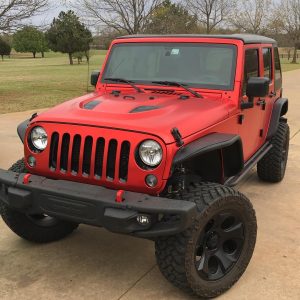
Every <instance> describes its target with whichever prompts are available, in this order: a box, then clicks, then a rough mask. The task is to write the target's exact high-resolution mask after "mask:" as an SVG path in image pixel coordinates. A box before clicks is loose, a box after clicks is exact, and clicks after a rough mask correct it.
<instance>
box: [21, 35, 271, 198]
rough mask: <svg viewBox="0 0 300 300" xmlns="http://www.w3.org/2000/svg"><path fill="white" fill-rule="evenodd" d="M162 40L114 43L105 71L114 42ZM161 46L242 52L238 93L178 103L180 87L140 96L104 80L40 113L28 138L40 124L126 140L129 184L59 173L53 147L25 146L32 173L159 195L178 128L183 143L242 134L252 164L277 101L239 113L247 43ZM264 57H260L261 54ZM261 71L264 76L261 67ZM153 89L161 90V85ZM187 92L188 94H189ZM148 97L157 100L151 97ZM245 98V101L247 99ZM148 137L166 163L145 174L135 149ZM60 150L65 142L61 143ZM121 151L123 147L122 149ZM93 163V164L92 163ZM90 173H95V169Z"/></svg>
mask: <svg viewBox="0 0 300 300" xmlns="http://www.w3.org/2000/svg"><path fill="white" fill-rule="evenodd" d="M161 41H162V39H161V38H139V39H130V38H128V39H121V40H116V41H114V42H113V43H112V46H111V48H110V50H109V51H108V54H107V57H106V60H105V62H104V64H103V68H102V70H104V68H105V64H106V62H107V59H108V57H109V54H110V51H111V49H112V47H113V46H114V45H115V44H118V43H137V42H138V43H143V42H145V43H156V42H161ZM163 42H170V43H172V42H176V43H179V42H180V43H212V44H216V43H217V44H233V45H235V46H236V47H237V50H238V51H237V65H236V73H235V79H234V89H233V90H232V91H220V90H207V89H194V90H197V91H198V92H200V93H201V94H202V95H203V96H204V98H203V99H199V98H194V97H192V96H191V97H190V98H189V99H187V100H180V99H179V95H180V93H182V92H183V91H184V90H183V89H181V88H177V87H171V88H170V87H160V88H163V89H164V90H168V91H171V90H175V92H174V93H173V94H172V93H170V95H168V94H166V95H163V94H158V93H157V94H155V93H153V91H151V90H150V89H151V88H153V86H145V85H141V86H140V87H141V88H143V89H145V88H147V89H149V90H147V92H146V93H144V94H142V93H137V92H136V91H135V90H134V89H133V88H132V87H130V86H129V85H124V84H103V83H101V76H100V78H99V81H98V84H97V86H96V89H95V92H94V93H91V94H88V95H85V96H82V97H79V98H76V99H74V100H71V101H68V102H65V103H63V104H61V105H58V106H56V107H54V108H52V109H50V110H49V111H47V112H44V113H41V114H40V115H39V116H38V117H36V118H35V119H34V120H33V121H32V122H31V125H30V127H29V128H28V130H27V134H28V133H29V132H30V130H31V129H32V128H33V127H34V126H36V125H41V126H43V127H44V128H45V129H46V131H47V134H48V136H49V137H50V136H51V135H52V133H53V132H58V133H59V134H60V136H62V135H63V134H64V133H69V134H70V135H71V137H72V136H74V135H75V134H80V135H81V136H83V137H86V136H91V137H92V138H93V140H96V139H97V138H98V137H99V136H101V137H104V138H105V139H111V138H115V139H116V140H117V141H118V145H120V143H121V142H122V141H124V140H127V141H129V142H130V144H131V153H130V158H129V171H128V180H127V182H126V183H122V182H120V181H119V180H118V170H117V168H116V174H115V175H116V176H115V180H113V181H109V180H106V178H105V176H103V177H102V178H101V179H96V178H95V177H94V176H93V175H90V176H89V177H85V176H83V174H82V170H81V169H80V170H79V173H78V174H77V175H76V176H73V175H72V174H71V170H70V169H68V170H67V172H65V173H62V172H61V171H59V167H58V170H57V171H51V170H50V169H49V147H47V148H46V150H45V151H43V152H42V153H39V154H37V153H33V152H32V151H31V150H30V148H29V147H28V144H27V142H25V157H26V158H27V157H28V156H29V155H33V156H35V158H36V159H37V164H36V165H37V167H36V168H34V169H30V171H31V173H33V174H38V175H42V176H45V177H50V178H59V179H66V180H73V181H79V182H84V183H90V184H95V185H103V186H106V187H108V188H112V189H119V190H131V191H136V192H144V193H148V194H159V193H160V192H161V191H162V190H163V189H164V187H165V184H166V181H167V179H168V177H169V175H170V171H171V166H172V161H173V157H174V155H175V153H176V152H177V151H178V147H177V146H176V144H175V141H174V137H173V136H172V135H171V129H172V128H174V127H177V128H178V129H179V131H180V133H181V135H182V137H183V140H184V143H185V144H188V143H190V142H192V141H194V140H195V139H198V138H200V137H202V136H204V135H207V134H209V133H213V132H221V133H234V134H240V135H241V138H242V142H243V145H244V158H245V160H248V159H249V158H250V157H251V156H252V155H253V154H254V153H255V152H256V151H257V149H258V148H259V147H261V145H262V144H263V142H264V141H265V137H266V135H265V134H266V132H267V127H268V125H269V121H270V114H271V108H272V105H271V101H274V99H270V100H269V102H270V103H268V104H267V108H266V110H265V111H260V110H259V107H258V106H257V107H255V109H253V110H247V111H246V110H245V111H243V112H242V111H241V110H240V108H239V105H240V102H241V99H242V87H241V86H242V84H241V83H242V81H243V71H244V51H245V45H244V44H243V42H242V41H240V40H228V39H221V38H188V37H185V38H183V37H176V38H175V37H172V38H171V37H170V38H164V39H163ZM251 47H256V48H258V49H261V47H262V45H251ZM260 55H262V54H261V53H260ZM261 59H262V58H261ZM261 72H263V66H262V65H261ZM155 88H156V89H157V86H155ZM273 88H274V87H273ZM115 89H118V90H119V91H121V94H120V96H119V97H115V96H114V95H112V94H111V91H112V90H115ZM271 89H272V83H271ZM184 93H185V94H186V92H184ZM124 95H130V96H133V97H134V98H135V99H124ZM150 96H152V97H154V99H150ZM92 100H99V101H100V104H99V105H98V106H96V107H95V108H94V109H93V110H87V109H84V104H86V103H88V102H90V101H92ZM244 100H247V99H246V98H245V97H244ZM139 106H157V109H154V110H151V111H145V112H139V113H131V111H132V110H133V109H135V108H137V107H139ZM240 114H243V115H244V116H245V122H244V123H243V124H242V125H241V124H239V123H238V118H239V115H240ZM260 128H265V134H264V135H263V136H262V137H259V133H258V131H259V129H260ZM145 139H154V140H156V141H157V142H159V143H160V144H161V146H162V149H163V160H162V162H161V164H160V165H159V166H158V167H157V168H156V169H154V170H144V169H142V168H140V167H139V166H138V165H137V163H136V161H135V156H134V153H135V150H136V149H137V147H138V145H139V144H140V143H141V142H142V141H143V140H145ZM26 140H27V139H26ZM60 146H61V139H60V141H59V147H60ZM82 147H83V146H82ZM70 148H71V147H70ZM105 151H106V152H105V153H107V147H106V148H105ZM119 152H120V148H118V153H119ZM81 153H82V151H81ZM81 155H82V154H81ZM94 155H95V147H94V148H93V150H92V157H93V156H94ZM69 156H70V154H69ZM58 161H59V157H58ZM116 164H117V165H118V164H119V161H116ZM91 165H92V166H93V163H92V164H91ZM27 167H29V166H27ZM104 168H105V166H104ZM104 168H103V169H104ZM91 174H93V167H92V170H91ZM148 174H154V175H156V176H157V178H158V185H157V187H156V188H154V189H151V188H149V187H148V186H147V185H146V183H145V176H146V175H148ZM103 175H104V174H103Z"/></svg>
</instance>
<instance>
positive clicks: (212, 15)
mask: <svg viewBox="0 0 300 300" xmlns="http://www.w3.org/2000/svg"><path fill="white" fill-rule="evenodd" d="M185 2H186V4H187V9H188V10H189V11H190V12H191V13H192V14H193V15H195V16H196V17H197V19H198V22H199V23H200V24H201V25H203V26H204V27H205V29H206V33H208V34H209V33H211V32H212V31H213V30H214V29H215V28H216V27H217V26H218V25H220V24H221V23H222V22H224V21H226V20H227V17H228V16H229V14H230V12H231V9H232V7H233V3H234V1H229V0H228V1H227V0H186V1H185Z"/></svg>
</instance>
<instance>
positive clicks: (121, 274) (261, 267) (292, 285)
mask: <svg viewBox="0 0 300 300" xmlns="http://www.w3.org/2000/svg"><path fill="white" fill-rule="evenodd" d="M284 95H285V96H286V97H288V98H289V99H290V111H289V116H288V117H289V123H290V126H291V137H292V140H291V148H290V158H289V163H288V170H287V174H286V177H285V180H284V181H283V182H282V183H280V184H275V185H273V184H266V183H262V182H259V181H258V179H257V177H256V174H255V170H253V172H252V173H251V175H250V176H249V177H248V178H247V181H246V182H243V183H242V184H241V185H240V186H239V187H238V188H239V189H240V190H241V191H242V192H243V193H245V194H246V195H247V196H248V197H249V198H250V199H251V200H252V202H253V204H254V206H255V209H256V212H257V218H258V226H259V229H258V240H257V245H256V249H255V253H254V256H253V259H252V261H251V263H250V265H249V267H248V269H247V271H246V273H245V274H244V275H243V277H242V278H241V280H240V281H239V282H238V283H237V284H236V285H235V286H234V287H233V288H232V289H231V290H230V291H229V292H228V293H226V294H225V295H223V296H222V297H220V299H231V300H233V299H239V300H240V299H273V300H274V299H300V195H299V192H300V70H297V71H291V72H288V73H285V74H284ZM29 115H30V114H29V113H28V112H27V113H15V114H9V115H0V167H1V168H7V167H9V165H11V164H12V163H13V162H14V161H16V160H17V159H18V158H20V157H21V156H22V146H21V143H20V142H19V140H18V138H17V135H16V130H15V128H16V125H17V124H18V123H20V122H21V121H22V120H24V119H25V118H28V116H29ZM0 299H2V300H13V299H22V300H23V299H31V300H32V299H68V300H69V299H85V300H89V299H93V300H95V299H103V300H110V299H122V300H125V299H144V300H146V299H149V300H150V299H155V300H158V299H190V298H189V297H188V296H186V295H185V294H184V293H181V292H180V291H179V290H177V289H175V288H173V287H172V286H171V285H170V284H169V283H168V282H167V281H166V280H165V279H164V278H163V277H162V276H161V274H160V273H159V271H158V268H157V266H156V264H155V258H154V248H153V243H152V242H150V241H145V240H139V239H135V238H131V237H127V236H122V235H117V234H111V233H109V232H107V231H105V230H103V229H97V228H92V227H88V226H80V228H79V230H78V231H76V232H75V233H74V234H73V235H71V236H70V237H68V238H66V239H65V240H63V241H60V242H56V243H52V244H49V245H34V244H30V243H28V242H26V241H23V240H21V239H20V238H18V237H17V236H16V235H14V234H13V233H12V232H11V231H10V230H9V229H8V228H7V227H6V226H5V225H4V223H3V222H2V220H1V221H0ZM193 299H194V298H193Z"/></svg>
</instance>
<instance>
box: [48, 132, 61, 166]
mask: <svg viewBox="0 0 300 300" xmlns="http://www.w3.org/2000/svg"><path fill="white" fill-rule="evenodd" d="M58 142H59V135H58V133H57V132H54V133H53V134H52V137H51V144H50V155H49V168H50V169H51V170H55V169H56V167H57V150H58Z"/></svg>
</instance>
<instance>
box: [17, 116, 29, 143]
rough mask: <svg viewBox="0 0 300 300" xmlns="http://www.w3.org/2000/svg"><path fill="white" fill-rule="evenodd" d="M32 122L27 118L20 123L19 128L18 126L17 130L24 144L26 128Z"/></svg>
mask: <svg viewBox="0 0 300 300" xmlns="http://www.w3.org/2000/svg"><path fill="white" fill-rule="evenodd" d="M29 123H30V120H29V119H28V120H25V121H24V122H22V123H21V124H19V126H18V128H17V132H18V136H19V138H20V140H21V141H22V143H23V144H24V140H25V134H26V130H27V127H28V125H29Z"/></svg>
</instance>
